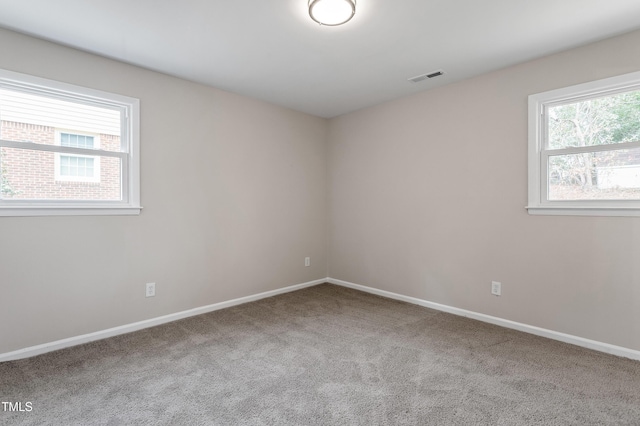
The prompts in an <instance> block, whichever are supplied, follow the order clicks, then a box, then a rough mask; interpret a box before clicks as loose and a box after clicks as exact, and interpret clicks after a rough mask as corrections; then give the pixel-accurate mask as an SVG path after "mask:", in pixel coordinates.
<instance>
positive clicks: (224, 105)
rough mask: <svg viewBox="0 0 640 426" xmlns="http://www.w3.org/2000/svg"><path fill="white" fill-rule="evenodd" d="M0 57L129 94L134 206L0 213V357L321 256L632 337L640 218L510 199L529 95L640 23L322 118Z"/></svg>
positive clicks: (10, 43) (269, 280)
mask: <svg viewBox="0 0 640 426" xmlns="http://www.w3.org/2000/svg"><path fill="white" fill-rule="evenodd" d="M0 68H5V69H8V70H12V71H18V72H24V73H29V74H33V75H36V76H41V77H45V78H51V79H56V80H60V81H65V82H69V83H73V84H78V85H85V86H89V87H93V88H97V89H100V90H106V91H111V92H116V93H121V94H124V95H128V96H133V97H138V98H140V99H141V111H142V122H141V125H142V150H143V157H142V204H143V206H144V207H145V209H144V211H143V213H142V214H141V215H140V216H136V217H40V218H0V292H1V293H0V353H4V352H8V351H12V350H16V349H20V348H24V347H28V346H32V345H37V344H42V343H46V342H51V341H55V340H58V339H63V338H67V337H72V336H77V335H81V334H84V333H89V332H93V331H98V330H103V329H106V328H109V327H115V326H119V325H123V324H128V323H132V322H135V321H140V320H144V319H148V318H154V317H157V316H160V315H164V314H169V313H174V312H179V311H182V310H186V309H190V308H194V307H199V306H203V305H207V304H211V303H216V302H220V301H224V300H229V299H232V298H236V297H242V296H247V295H251V294H255V293H259V292H262V291H267V290H272V289H276V288H281V287H283V286H286V285H291V284H297V283H302V282H306V281H311V280H314V279H319V278H322V277H325V276H327V270H326V267H327V264H328V270H329V276H331V277H333V278H337V279H342V280H346V281H350V282H354V283H358V284H363V285H368V286H372V287H376V288H380V289H384V290H389V291H392V292H396V293H401V294H404V295H408V296H414V297H418V298H422V299H426V300H430V301H433V302H439V303H444V304H447V305H451V306H455V307H458V308H462V309H469V310H472V311H477V312H481V313H485V314H489V315H494V316H497V317H502V318H506V319H510V320H514V321H519V322H523V323H526V324H530V325H535V326H539V327H544V328H548V329H551V330H556V331H560V332H565V333H569V334H573V335H577V336H581V337H585V338H589V339H594V340H598V341H602V342H607V343H611V344H615V345H621V346H624V347H627V348H631V349H636V350H640V261H638V259H640V219H638V218H590V217H550V216H529V215H528V214H527V213H526V211H525V209H524V206H525V205H526V201H527V193H526V191H527V181H526V177H527V171H526V165H527V150H526V148H527V140H526V137H527V123H526V107H527V95H529V94H531V93H536V92H540V91H544V90H549V89H553V88H557V87H562V86H567V85H571V84H576V83H581V82H584V81H588V80H593V79H597V78H602V77H608V76H612V75H617V74H622V73H625V72H631V71H637V70H638V69H640V32H636V33H632V34H629V35H626V36H622V37H618V38H615V39H610V40H607V41H605V42H602V43H598V44H595V45H591V46H587V47H583V48H579V49H575V50H572V51H569V52H564V53H560V54H557V55H554V56H550V57H547V58H544V59H541V60H537V61H533V62H530V63H526V64H522V65H519V66H516V67H512V68H509V69H505V70H502V71H499V72H495V73H491V74H487V75H484V76H481V77H478V78H475V79H471V80H467V81H464V82H461V83H458V84H455V85H451V86H449V87H444V88H441V89H437V90H433V91H429V92H424V93H422V94H419V95H417V96H413V97H410V98H405V99H401V100H398V101H394V102H389V103H386V104H383V105H380V106H377V107H374V108H369V109H366V110H363V111H359V112H356V113H353V114H350V115H346V116H343V117H339V118H336V119H333V120H331V121H329V122H328V125H327V121H325V120H322V119H319V118H315V117H310V116H308V115H304V114H301V113H297V112H293V111H290V110H286V109H282V108H279V107H275V106H272V105H268V104H265V103H262V102H259V101H255V100H251V99H248V98H245V97H241V96H237V95H234V94H230V93H227V92H224V91H220V90H216V89H214V88H210V87H206V86H202V85H197V84H194V83H189V82H186V81H183V80H180V79H176V78H172V77H168V76H166V75H162V74H158V73H154V72H151V71H146V70H143V69H140V68H137V67H133V66H128V65H125V64H122V63H119V62H116V61H111V60H108V59H104V58H100V57H97V56H94V55H90V54H86V53H82V52H78V51H75V50H72V49H68V48H64V47H61V46H58V45H55V44H50V43H47V42H44V41H40V40H36V39H33V38H30V37H26V36H23V35H18V34H15V33H12V32H8V31H4V30H0ZM327 141H328V151H326V148H327V146H326V142H327ZM181 147H188V148H189V149H190V151H187V150H185V149H179V148H181ZM327 152H328V157H326V156H325V154H326V153H327ZM327 165H328V169H327ZM327 172H328V174H327ZM327 194H328V200H327ZM326 201H328V203H327V202H326ZM327 212H328V215H327V214H326V213H327ZM327 219H328V227H327ZM326 229H328V230H329V232H328V238H329V244H328V245H327V244H325V240H326V236H327V233H326ZM327 252H328V253H330V257H329V259H328V260H327V259H326V258H325V253H327ZM305 256H311V257H312V266H311V267H310V268H305V267H304V266H303V258H304V257H305ZM491 280H498V281H501V282H502V283H503V296H502V297H500V298H497V297H494V296H491V295H490V294H489V283H490V281H491ZM151 281H155V282H156V283H157V296H156V297H155V298H149V299H146V298H144V283H145V282H151Z"/></svg>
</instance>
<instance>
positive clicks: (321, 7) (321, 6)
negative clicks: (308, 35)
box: [309, 0, 356, 27]
mask: <svg viewBox="0 0 640 426" xmlns="http://www.w3.org/2000/svg"><path fill="white" fill-rule="evenodd" d="M355 14H356V0H309V16H311V19H313V20H314V21H316V22H317V23H318V24H320V25H327V26H330V27H333V26H336V25H342V24H344V23H345V22H348V21H349V20H351V18H353V15H355Z"/></svg>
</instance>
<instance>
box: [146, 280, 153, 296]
mask: <svg viewBox="0 0 640 426" xmlns="http://www.w3.org/2000/svg"><path fill="white" fill-rule="evenodd" d="M155 295H156V283H147V286H146V289H145V297H153V296H155Z"/></svg>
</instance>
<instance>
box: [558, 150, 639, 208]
mask: <svg viewBox="0 0 640 426" xmlns="http://www.w3.org/2000/svg"><path fill="white" fill-rule="evenodd" d="M548 189H549V196H548V198H549V200H552V201H553V200H640V148H635V149H623V150H617V151H600V152H590V153H582V154H571V155H555V156H550V157H549V185H548Z"/></svg>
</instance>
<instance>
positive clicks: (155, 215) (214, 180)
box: [0, 30, 326, 353]
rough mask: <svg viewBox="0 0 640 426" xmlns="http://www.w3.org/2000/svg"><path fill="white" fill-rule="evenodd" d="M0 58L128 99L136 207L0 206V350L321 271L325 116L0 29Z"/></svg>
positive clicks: (15, 67) (5, 64) (16, 67)
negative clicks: (137, 121) (135, 112)
mask: <svg viewBox="0 0 640 426" xmlns="http://www.w3.org/2000/svg"><path fill="white" fill-rule="evenodd" d="M0 68H4V69H8V70H11V71H17V72H23V73H28V74H32V75H36V76H39V77H45V78H50V79H55V80H60V81H64V82H68V83H72V84H77V85H83V86H88V87H92V88H96V89H100V90H106V91H110V92H115V93H120V94H123V95H127V96H133V97H136V98H139V99H140V100H141V114H142V117H141V136H142V139H141V150H142V165H141V168H142V188H141V189H142V205H143V206H144V210H143V212H142V214H141V215H140V216H127V217H115V216H111V217H31V218H11V217H3V218H0V353H4V352H9V351H12V350H16V349H21V348H25V347H28V346H32V345H37V344H42V343H47V342H51V341H55V340H58V339H63V338H67V337H72V336H77V335H81V334H85V333H90V332H94V331H99V330H103V329H106V328H110V327H115V326H119V325H123V324H128V323H132V322H135V321H140V320H144V319H148V318H154V317H157V316H161V315H165V314H170V313H175V312H179V311H183V310H186V309H190V308H194V307H200V306H204V305H208V304H211V303H216V302H220V301H225V300H229V299H233V298H237V297H242V296H247V295H252V294H256V293H259V292H263V291H268V290H273V289H277V288H281V287H284V286H288V285H293V284H299V283H303V282H307V281H311V280H314V279H319V278H323V277H325V276H326V259H325V253H326V244H325V235H326V232H325V231H326V225H325V218H326V206H325V199H326V197H325V194H326V185H325V183H326V158H325V154H326V144H325V139H326V135H325V132H326V121H325V120H323V119H320V118H316V117H311V116H308V115H305V114H302V113H298V112H294V111H290V110H287V109H283V108H280V107H276V106H272V105H269V104H266V103H263V102H259V101H256V100H251V99H248V98H245V97H241V96H237V95H234V94H230V93H227V92H224V91H221V90H216V89H213V88H210V87H206V86H202V85H198V84H194V83H190V82H186V81H184V80H180V79H177V78H172V77H168V76H166V75H162V74H158V73H154V72H151V71H146V70H143V69H140V68H137V67H133V66H129V65H125V64H122V63H119V62H116V61H111V60H108V59H105V58H100V57H97V56H94V55H90V54H87V53H82V52H79V51H76V50H72V49H68V48H65V47H61V46H58V45H55V44H51V43H47V42H44V41H40V40H36V39H33V38H30V37H26V36H23V35H18V34H16V33H12V32H9V31H5V30H0ZM305 256H311V259H312V266H311V267H309V268H305V267H304V257H305ZM146 282H156V283H157V287H156V292H157V295H156V297H154V298H148V299H146V298H145V297H144V285H145V283H146Z"/></svg>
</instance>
